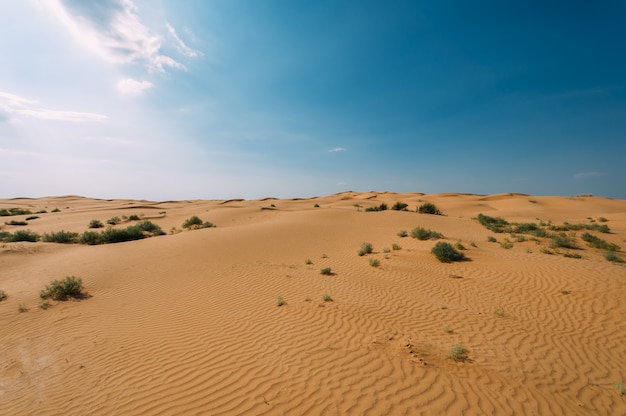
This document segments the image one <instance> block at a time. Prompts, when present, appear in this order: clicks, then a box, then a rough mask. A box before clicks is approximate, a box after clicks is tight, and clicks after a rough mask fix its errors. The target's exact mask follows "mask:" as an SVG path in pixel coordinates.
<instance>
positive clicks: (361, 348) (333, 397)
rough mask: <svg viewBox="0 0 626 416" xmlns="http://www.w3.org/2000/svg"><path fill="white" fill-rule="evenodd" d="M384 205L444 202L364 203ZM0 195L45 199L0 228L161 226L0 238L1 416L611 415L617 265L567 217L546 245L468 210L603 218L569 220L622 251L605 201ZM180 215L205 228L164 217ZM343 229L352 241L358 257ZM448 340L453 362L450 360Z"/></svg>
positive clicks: (621, 341) (616, 372)
mask: <svg viewBox="0 0 626 416" xmlns="http://www.w3.org/2000/svg"><path fill="white" fill-rule="evenodd" d="M398 201H402V202H405V203H407V204H408V205H409V206H408V208H409V209H410V210H414V209H415V208H416V207H417V206H419V205H420V204H422V203H423V202H426V201H428V202H432V203H434V204H436V205H437V207H439V208H440V209H441V211H443V213H444V214H445V215H444V216H435V215H425V214H418V213H416V212H405V211H392V210H388V211H382V212H365V208H367V207H373V206H377V205H379V204H381V203H383V202H384V203H386V204H388V205H389V206H391V205H393V204H394V203H395V202H398ZM272 205H273V206H272ZM9 208H22V209H28V210H30V211H32V212H37V211H41V210H46V211H47V212H46V213H42V214H34V215H37V216H39V218H37V219H34V220H29V221H27V222H28V225H26V226H17V225H8V224H4V222H5V221H7V222H8V221H10V220H22V221H23V220H25V218H27V217H29V216H30V215H18V216H12V217H2V222H3V224H2V226H1V227H0V232H9V233H13V232H15V230H23V229H29V230H32V231H33V232H36V233H38V234H43V233H50V232H54V231H59V230H65V231H72V232H77V233H83V232H84V231H87V230H88V224H89V222H90V221H91V220H93V219H97V220H100V221H102V222H103V223H106V221H107V220H108V219H110V218H112V217H116V216H117V217H120V218H124V217H130V216H131V215H138V216H139V217H140V218H141V219H142V220H145V219H149V220H150V221H152V222H153V223H155V224H158V225H159V226H160V227H161V228H162V229H163V231H165V232H166V234H167V235H164V236H159V237H152V238H146V239H143V240H138V241H131V242H124V243H117V244H105V245H96V246H87V245H80V244H56V243H44V242H41V241H40V242H34V243H30V242H13V243H8V242H5V243H1V242H0V270H1V273H0V290H3V291H5V292H6V294H7V295H8V297H7V299H6V300H4V301H2V302H0V325H1V327H2V331H1V332H0V347H1V351H2V353H1V354H0V414H2V415H31V414H37V415H61V414H63V415H85V414H95V415H145V414H150V415H181V414H185V415H193V414H198V415H261V414H267V415H282V414H285V415H345V414H350V415H420V414H425V415H440V414H464V415H484V414H497V415H511V414H517V415H547V414H568V415H589V414H597V415H609V414H610V415H623V414H626V396H624V395H622V394H620V392H618V389H617V388H616V384H617V383H620V382H622V381H623V382H624V383H625V384H626V365H625V364H624V357H625V356H626V326H625V325H624V319H625V318H626V303H625V302H624V299H626V267H624V264H623V263H613V262H609V261H607V260H606V259H605V258H604V252H603V251H601V250H599V249H594V248H590V247H588V246H587V245H586V243H584V242H583V241H582V240H581V239H580V235H581V234H582V233H584V232H585V231H584V230H579V231H572V232H574V233H576V238H577V243H578V246H579V249H576V250H570V249H557V250H553V252H554V254H546V253H544V252H542V250H543V251H547V249H548V244H549V241H547V240H544V239H541V240H539V241H533V240H531V239H530V238H526V240H525V241H518V240H517V239H516V237H513V236H511V235H509V234H495V233H493V232H491V231H489V230H487V229H486V228H485V227H483V226H481V225H480V224H479V223H478V222H477V221H476V220H475V217H476V216H477V215H478V214H479V213H483V214H485V215H489V216H494V217H495V216H497V217H502V218H505V219H506V220H508V221H511V222H538V221H539V220H541V221H543V222H544V223H547V222H551V223H552V224H562V223H563V222H568V223H570V224H605V225H607V226H609V227H610V230H611V233H609V234H606V233H598V232H595V231H593V230H592V231H590V232H591V233H592V234H594V235H597V236H599V237H601V238H602V239H604V240H606V241H607V242H610V243H613V244H617V245H620V246H622V249H621V250H622V251H621V252H618V253H616V254H617V255H618V256H621V257H622V258H624V259H626V253H624V250H625V249H624V248H625V247H626V201H623V200H614V199H608V198H600V197H589V196H585V197H572V198H569V197H538V196H530V195H522V194H499V195H490V196H485V195H468V194H436V195H427V194H419V193H411V194H394V193H387V192H385V193H378V192H367V193H356V192H345V193H340V194H335V195H329V196H325V197H316V198H311V199H289V200H281V199H275V198H265V199H261V200H254V201H246V200H242V199H233V200H229V201H202V200H197V201H166V202H154V201H132V200H99V199H90V198H82V197H78V196H65V197H46V198H38V199H28V198H14V199H4V200H0V209H9ZM55 208H58V209H59V210H60V211H59V212H52V210H53V209H55ZM267 208H272V209H267ZM194 215H195V216H198V217H200V218H201V219H202V220H203V221H211V222H212V223H214V224H216V225H217V227H216V228H205V229H198V230H191V231H190V230H183V229H182V226H181V225H182V223H183V222H184V221H185V220H186V219H188V218H190V217H191V216H194ZM134 223H135V222H132V221H131V222H122V223H120V224H118V225H115V227H116V228H124V227H127V226H129V225H132V224H134ZM417 226H422V227H425V228H429V229H432V230H436V231H438V232H440V233H442V234H443V235H444V239H443V241H448V242H450V243H453V244H454V243H456V242H461V243H462V245H463V246H465V248H466V250H464V251H463V252H464V253H465V254H466V256H467V257H468V258H469V259H470V261H464V262H457V263H449V264H446V263H440V262H439V261H438V260H437V259H436V258H435V257H434V256H433V255H432V254H431V252H430V250H431V248H432V247H433V245H434V244H435V241H433V240H428V241H420V240H417V239H413V238H410V237H406V238H401V237H399V236H398V235H397V233H398V231H400V230H407V231H409V232H410V231H411V229H413V228H415V227H417ZM488 236H492V237H495V238H497V240H498V242H497V243H494V242H488V241H487V237H488ZM505 239H508V240H510V241H511V243H512V245H513V247H512V248H509V249H505V248H503V247H502V246H501V245H500V243H501V242H503V241H504V240H505ZM362 242H370V243H371V244H372V245H373V247H374V252H373V253H372V254H369V255H366V256H362V257H361V256H359V255H358V254H357V250H358V249H359V247H360V244H361V243H362ZM394 243H395V244H398V245H400V246H401V249H399V250H391V247H392V244H394ZM386 249H389V250H386ZM387 251H388V252H387ZM568 252H569V253H574V254H578V255H580V256H582V258H580V259H576V258H567V257H564V256H563V254H564V253H568ZM371 258H376V259H378V260H380V266H379V267H372V266H370V264H369V262H368V261H369V259H371ZM307 260H310V262H307ZM307 263H312V264H307ZM325 267H330V268H331V269H332V272H333V274H332V275H328V276H326V275H322V274H321V273H320V269H321V268H325ZM67 275H75V276H79V277H81V278H82V279H83V282H84V284H85V290H86V291H87V292H88V293H89V295H90V297H89V298H86V299H83V300H80V301H74V300H70V301H66V302H52V306H51V307H50V308H48V309H47V310H43V309H40V308H39V307H38V304H39V296H38V294H39V291H40V290H41V289H43V288H44V286H45V285H46V284H48V283H49V282H50V281H51V280H52V279H61V278H63V277H65V276H67ZM324 295H329V296H330V297H331V298H332V301H325V300H323V296H324ZM279 296H280V297H281V298H282V300H283V302H284V304H283V305H282V306H280V307H279V306H277V298H278V297H279ZM20 304H22V305H24V306H25V307H26V308H28V311H26V312H22V313H20V312H18V305H20ZM459 343H461V344H462V345H463V346H464V347H465V348H466V350H467V359H466V360H463V361H454V360H452V359H451V358H450V351H451V349H452V347H453V346H454V345H455V344H459Z"/></svg>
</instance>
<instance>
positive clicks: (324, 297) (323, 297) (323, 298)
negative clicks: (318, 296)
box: [322, 295, 333, 302]
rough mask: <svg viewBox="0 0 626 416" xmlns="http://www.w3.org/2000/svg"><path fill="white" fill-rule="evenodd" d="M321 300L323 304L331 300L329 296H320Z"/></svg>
mask: <svg viewBox="0 0 626 416" xmlns="http://www.w3.org/2000/svg"><path fill="white" fill-rule="evenodd" d="M322 300H323V301H324V302H332V301H333V298H331V297H330V295H322Z"/></svg>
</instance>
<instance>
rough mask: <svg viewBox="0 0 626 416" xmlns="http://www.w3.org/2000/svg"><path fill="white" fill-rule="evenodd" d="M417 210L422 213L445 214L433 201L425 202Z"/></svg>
mask: <svg viewBox="0 0 626 416" xmlns="http://www.w3.org/2000/svg"><path fill="white" fill-rule="evenodd" d="M417 212H419V213H420V214H432V215H443V214H442V213H441V211H440V210H439V208H437V206H436V205H435V204H433V203H432V202H424V203H423V204H422V205H420V206H419V207H417Z"/></svg>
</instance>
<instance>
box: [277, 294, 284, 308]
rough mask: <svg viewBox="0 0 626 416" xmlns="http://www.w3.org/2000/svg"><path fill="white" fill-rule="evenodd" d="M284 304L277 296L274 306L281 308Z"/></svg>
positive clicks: (280, 297)
mask: <svg viewBox="0 0 626 416" xmlns="http://www.w3.org/2000/svg"><path fill="white" fill-rule="evenodd" d="M284 304H285V301H284V300H283V297H282V296H279V297H278V298H276V306H283V305H284Z"/></svg>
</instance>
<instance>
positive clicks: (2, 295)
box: [0, 290, 7, 302]
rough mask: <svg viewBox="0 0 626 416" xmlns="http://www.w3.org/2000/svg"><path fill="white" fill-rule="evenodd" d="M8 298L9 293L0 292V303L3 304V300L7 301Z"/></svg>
mask: <svg viewBox="0 0 626 416" xmlns="http://www.w3.org/2000/svg"><path fill="white" fill-rule="evenodd" d="M6 298H7V292H5V291H4V290H0V302H2V301H3V300H6Z"/></svg>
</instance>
